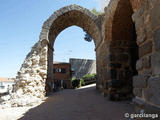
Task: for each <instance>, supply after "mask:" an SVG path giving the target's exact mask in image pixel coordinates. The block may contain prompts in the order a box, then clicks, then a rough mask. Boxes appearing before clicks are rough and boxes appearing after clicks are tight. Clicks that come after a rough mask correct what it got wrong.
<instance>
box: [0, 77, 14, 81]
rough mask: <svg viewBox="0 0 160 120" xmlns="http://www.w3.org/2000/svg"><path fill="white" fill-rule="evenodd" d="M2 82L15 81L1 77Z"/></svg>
mask: <svg viewBox="0 0 160 120" xmlns="http://www.w3.org/2000/svg"><path fill="white" fill-rule="evenodd" d="M0 82H13V80H11V79H9V78H4V77H0Z"/></svg>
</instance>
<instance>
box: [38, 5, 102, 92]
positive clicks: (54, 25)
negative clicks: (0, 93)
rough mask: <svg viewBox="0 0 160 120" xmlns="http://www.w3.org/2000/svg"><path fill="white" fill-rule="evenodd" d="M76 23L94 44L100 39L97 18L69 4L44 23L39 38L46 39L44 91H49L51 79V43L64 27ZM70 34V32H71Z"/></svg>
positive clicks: (83, 9) (52, 49) (85, 10)
mask: <svg viewBox="0 0 160 120" xmlns="http://www.w3.org/2000/svg"><path fill="white" fill-rule="evenodd" d="M72 25H76V26H79V27H81V28H82V29H84V30H85V31H87V32H88V34H90V35H91V37H92V38H93V39H94V43H95V46H96V45H97V44H98V41H99V40H100V39H101V34H100V30H101V29H100V25H99V18H98V16H97V15H95V14H93V13H92V12H90V11H89V10H87V9H85V8H82V7H80V6H77V5H71V6H67V7H64V8H61V9H60V10H58V11H56V12H54V14H53V15H52V16H51V17H50V18H49V19H48V20H47V21H46V22H45V23H44V25H43V29H42V33H41V36H40V38H42V39H43V41H47V42H48V43H47V44H48V48H47V80H46V91H47V92H50V91H51V84H52V82H51V81H52V80H53V51H54V48H53V45H54V41H55V39H56V37H57V35H58V34H59V33H60V32H61V31H63V30H64V29H65V28H67V27H70V26H72ZM71 34H72V33H71Z"/></svg>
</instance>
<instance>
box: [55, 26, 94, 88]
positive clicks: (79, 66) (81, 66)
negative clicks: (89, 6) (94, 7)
mask: <svg viewBox="0 0 160 120" xmlns="http://www.w3.org/2000/svg"><path fill="white" fill-rule="evenodd" d="M84 34H85V32H84V30H83V29H82V28H80V27H78V26H71V27H69V28H66V29H64V30H63V31H62V32H61V33H60V34H59V35H58V36H57V38H56V40H55V42H54V53H53V80H52V85H54V89H53V91H56V90H59V89H71V88H75V87H76V86H81V85H82V86H83V85H85V84H87V81H85V80H84V81H82V78H83V76H85V75H86V74H90V75H91V74H92V75H93V74H96V64H95V52H94V49H95V45H94V42H93V41H90V42H87V41H85V40H84ZM73 79H74V80H75V81H74V82H72V80H73ZM80 79H81V82H82V83H81V82H80V81H79V80H80ZM94 80H95V79H94ZM94 80H93V81H94ZM93 81H90V82H91V83H92V82H93ZM88 83H89V82H88Z"/></svg>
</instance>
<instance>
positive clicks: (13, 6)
mask: <svg viewBox="0 0 160 120" xmlns="http://www.w3.org/2000/svg"><path fill="white" fill-rule="evenodd" d="M103 2H105V3H106V4H107V1H106V0H0V11H1V14H0V77H15V76H16V73H17V71H18V70H19V69H20V67H21V64H22V63H23V61H24V59H25V57H26V55H27V54H28V52H29V51H30V50H31V47H32V46H33V45H34V44H35V43H36V42H37V41H38V40H39V34H40V31H41V27H42V25H43V22H44V21H45V20H46V19H47V18H49V16H50V15H51V14H53V12H54V11H56V10H58V9H60V8H62V7H64V6H67V5H71V4H77V5H80V6H82V7H85V8H88V9H93V8H96V9H97V10H99V11H103V8H104V4H103ZM70 33H73V34H70ZM83 38H84V32H83V30H82V29H81V28H79V27H77V26H73V27H69V28H67V29H65V30H63V31H62V32H61V33H60V34H59V35H58V37H57V38H56V42H55V45H54V48H55V52H54V54H55V56H54V60H55V61H65V62H67V61H68V59H69V58H70V57H75V58H87V59H95V52H94V47H95V46H94V43H93V41H92V42H86V41H84V39H83ZM77 46H78V47H77ZM77 53H78V54H77Z"/></svg>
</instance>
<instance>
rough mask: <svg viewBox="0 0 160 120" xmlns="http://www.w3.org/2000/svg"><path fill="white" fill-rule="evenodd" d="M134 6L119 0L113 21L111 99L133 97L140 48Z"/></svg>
mask: <svg viewBox="0 0 160 120" xmlns="http://www.w3.org/2000/svg"><path fill="white" fill-rule="evenodd" d="M132 14H133V10H132V6H131V3H130V1H129V0H119V2H118V4H117V8H116V11H115V13H114V16H113V21H112V40H111V42H110V46H109V49H110V55H111V56H112V58H113V59H111V61H110V65H109V66H110V68H109V69H110V74H111V75H110V76H111V78H110V80H109V84H108V85H109V94H110V98H111V99H126V98H127V99H128V98H132V97H133V86H132V79H133V76H134V75H137V74H138V72H137V71H136V61H137V60H138V46H137V44H136V31H135V25H134V23H133V21H132Z"/></svg>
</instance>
